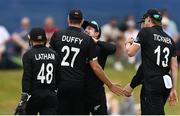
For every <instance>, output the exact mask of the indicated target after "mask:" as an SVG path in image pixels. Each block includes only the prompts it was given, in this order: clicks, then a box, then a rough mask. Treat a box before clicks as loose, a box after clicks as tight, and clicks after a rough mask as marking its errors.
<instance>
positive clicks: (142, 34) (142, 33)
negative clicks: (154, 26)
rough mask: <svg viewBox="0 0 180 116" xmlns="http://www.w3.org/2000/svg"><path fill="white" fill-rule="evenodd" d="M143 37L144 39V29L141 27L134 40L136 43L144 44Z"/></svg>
mask: <svg viewBox="0 0 180 116" xmlns="http://www.w3.org/2000/svg"><path fill="white" fill-rule="evenodd" d="M144 39H146V30H145V29H141V31H140V32H139V33H138V35H137V37H136V40H135V41H134V42H135V43H138V44H144Z"/></svg>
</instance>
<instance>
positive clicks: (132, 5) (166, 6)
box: [0, 0, 180, 115]
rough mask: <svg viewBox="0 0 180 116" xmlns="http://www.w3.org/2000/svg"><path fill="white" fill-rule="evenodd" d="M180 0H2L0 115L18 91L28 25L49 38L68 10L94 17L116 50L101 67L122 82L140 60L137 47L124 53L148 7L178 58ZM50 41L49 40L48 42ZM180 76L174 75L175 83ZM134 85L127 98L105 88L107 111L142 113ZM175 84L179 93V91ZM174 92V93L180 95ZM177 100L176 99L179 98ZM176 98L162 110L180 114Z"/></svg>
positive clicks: (9, 107) (11, 107) (8, 110)
mask: <svg viewBox="0 0 180 116" xmlns="http://www.w3.org/2000/svg"><path fill="white" fill-rule="evenodd" d="M179 5H180V1H179V0H113V1H112V0H89V1H85V0H0V114H13V112H14V109H15V107H16V105H17V103H18V100H19V97H20V93H21V78H22V62H21V57H22V55H23V54H24V52H25V51H26V50H27V49H28V48H29V46H28V39H27V35H28V32H29V30H30V29H31V28H32V27H37V26H38V27H43V28H44V29H45V31H46V35H47V38H48V41H50V38H51V36H52V34H53V33H54V32H55V31H58V30H61V29H64V28H66V27H67V22H66V20H67V15H68V12H69V11H70V10H71V9H74V8H78V9H80V10H81V11H82V12H83V15H84V19H85V20H95V21H97V22H98V23H99V25H100V26H101V29H102V36H101V38H100V39H101V40H102V41H107V42H115V43H116V46H117V51H116V53H115V54H114V55H112V56H110V57H109V59H108V62H107V66H106V69H105V71H106V72H107V74H108V75H109V77H110V78H111V79H112V80H113V81H114V82H117V83H120V84H121V85H122V86H125V85H126V84H127V83H129V82H130V80H131V78H132V77H133V75H134V74H135V72H136V69H137V68H138V66H139V64H140V63H141V57H140V52H139V53H138V54H137V55H136V56H135V57H131V58H129V57H127V54H126V51H125V49H124V41H125V40H126V39H127V38H128V37H133V38H134V39H135V38H136V36H137V34H138V32H139V30H140V24H138V23H136V22H137V21H139V20H140V18H141V17H142V15H143V14H144V13H145V12H146V11H147V10H148V9H150V8H158V9H159V10H160V11H161V13H162V15H163V20H162V24H163V29H164V31H165V32H167V33H168V34H169V36H171V37H172V38H173V40H174V41H175V43H176V47H177V51H176V53H177V56H178V60H180V58H179V56H180V36H179V29H180V15H179V11H180V7H179ZM47 46H48V44H47ZM179 82H180V80H178V83H179ZM140 88H141V87H137V88H136V89H135V91H134V95H133V96H132V97H130V98H123V97H117V96H115V95H112V94H111V93H109V92H108V91H107V99H108V109H109V114H129V115H131V114H140V106H139V93H140ZM179 89H180V85H179V84H178V93H179V94H180V91H179ZM179 94H178V96H179ZM179 99H180V98H179ZM178 109H180V103H178V105H177V106H175V107H169V106H168V104H167V105H166V114H180V111H179V110H178Z"/></svg>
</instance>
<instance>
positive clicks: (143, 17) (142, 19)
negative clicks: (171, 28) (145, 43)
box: [137, 14, 146, 23]
mask: <svg viewBox="0 0 180 116" xmlns="http://www.w3.org/2000/svg"><path fill="white" fill-rule="evenodd" d="M145 16H146V14H144V15H143V16H142V17H141V20H140V21H138V22H137V23H143V22H145V18H146V17H145Z"/></svg>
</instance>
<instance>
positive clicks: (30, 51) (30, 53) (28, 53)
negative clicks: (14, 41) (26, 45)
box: [23, 48, 33, 58]
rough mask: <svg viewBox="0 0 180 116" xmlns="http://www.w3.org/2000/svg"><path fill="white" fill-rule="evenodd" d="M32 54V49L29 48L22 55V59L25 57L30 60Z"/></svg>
mask: <svg viewBox="0 0 180 116" xmlns="http://www.w3.org/2000/svg"><path fill="white" fill-rule="evenodd" d="M32 54H33V49H32V48H30V49H28V50H27V51H26V52H25V53H24V54H23V58H27V57H28V58H30V57H31V56H32Z"/></svg>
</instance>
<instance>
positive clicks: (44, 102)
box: [26, 90, 58, 115]
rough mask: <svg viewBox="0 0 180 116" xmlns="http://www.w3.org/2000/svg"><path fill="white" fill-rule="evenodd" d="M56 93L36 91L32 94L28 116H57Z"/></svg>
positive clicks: (27, 110)
mask: <svg viewBox="0 0 180 116" xmlns="http://www.w3.org/2000/svg"><path fill="white" fill-rule="evenodd" d="M57 103H58V101H57V96H56V93H55V92H54V91H52V90H36V91H35V92H33V93H32V94H31V98H30V99H29V101H28V103H27V107H26V113H27V115H37V114H38V113H39V114H40V115H56V114H57V106H58V104H57Z"/></svg>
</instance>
